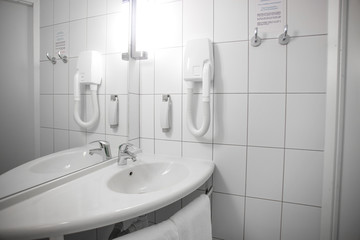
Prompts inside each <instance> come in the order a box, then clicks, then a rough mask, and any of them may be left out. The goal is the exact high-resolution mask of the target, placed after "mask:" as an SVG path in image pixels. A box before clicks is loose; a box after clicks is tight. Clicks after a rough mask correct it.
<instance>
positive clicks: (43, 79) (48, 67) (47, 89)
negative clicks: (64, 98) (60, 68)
mask: <svg viewBox="0 0 360 240" xmlns="http://www.w3.org/2000/svg"><path fill="white" fill-rule="evenodd" d="M53 70H54V68H53V64H52V63H51V62H50V61H46V62H40V94H52V93H53V92H54V89H53V87H54V76H53V75H54V71H53Z"/></svg>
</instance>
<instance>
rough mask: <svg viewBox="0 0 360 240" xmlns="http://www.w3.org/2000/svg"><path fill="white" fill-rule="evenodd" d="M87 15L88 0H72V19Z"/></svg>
mask: <svg viewBox="0 0 360 240" xmlns="http://www.w3.org/2000/svg"><path fill="white" fill-rule="evenodd" d="M86 16H87V0H76V1H73V0H70V21H72V20H76V19H83V18H86Z"/></svg>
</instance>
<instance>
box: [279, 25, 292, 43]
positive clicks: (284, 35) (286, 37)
mask: <svg viewBox="0 0 360 240" xmlns="http://www.w3.org/2000/svg"><path fill="white" fill-rule="evenodd" d="M287 32H288V25H285V27H284V33H282V34H281V35H280V36H279V43H280V44H281V45H287V44H288V43H289V41H290V36H289V35H288V33H287Z"/></svg>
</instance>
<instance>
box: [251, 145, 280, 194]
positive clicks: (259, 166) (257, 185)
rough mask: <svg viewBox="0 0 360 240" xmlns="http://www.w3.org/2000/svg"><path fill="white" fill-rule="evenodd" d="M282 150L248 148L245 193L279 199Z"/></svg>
mask: <svg viewBox="0 0 360 240" xmlns="http://www.w3.org/2000/svg"><path fill="white" fill-rule="evenodd" d="M283 163H284V150H283V149H275V148H254V147H249V148H248V161H247V180H246V185H247V186H246V194H247V196H251V197H260V198H266V199H272V200H281V198H282V185H283Z"/></svg>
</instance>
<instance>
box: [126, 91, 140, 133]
mask: <svg viewBox="0 0 360 240" xmlns="http://www.w3.org/2000/svg"><path fill="white" fill-rule="evenodd" d="M128 99H129V105H128V106H127V107H128V108H129V109H128V110H127V111H128V114H129V117H128V122H129V124H128V136H129V140H133V139H136V138H139V137H140V97H139V95H137V94H128ZM130 123H131V124H130Z"/></svg>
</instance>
